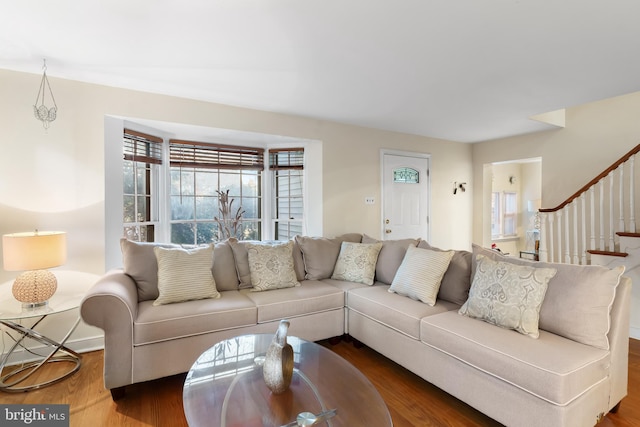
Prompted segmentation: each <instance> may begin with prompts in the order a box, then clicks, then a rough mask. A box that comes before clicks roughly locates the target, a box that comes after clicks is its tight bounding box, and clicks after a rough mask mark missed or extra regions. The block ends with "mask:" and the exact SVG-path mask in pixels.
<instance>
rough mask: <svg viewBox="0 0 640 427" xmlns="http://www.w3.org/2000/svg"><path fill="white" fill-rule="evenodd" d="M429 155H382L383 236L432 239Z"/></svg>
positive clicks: (384, 237)
mask: <svg viewBox="0 0 640 427" xmlns="http://www.w3.org/2000/svg"><path fill="white" fill-rule="evenodd" d="M428 170H429V158H428V157H427V156H423V157H420V156H418V155H416V156H411V155H409V154H407V155H403V154H395V153H394V154H390V153H383V154H382V191H383V194H382V198H383V212H382V215H383V218H382V221H383V229H382V235H383V239H405V238H417V237H420V238H422V239H425V240H428V239H429V172H428Z"/></svg>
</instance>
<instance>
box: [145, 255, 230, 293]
mask: <svg viewBox="0 0 640 427" xmlns="http://www.w3.org/2000/svg"><path fill="white" fill-rule="evenodd" d="M153 252H154V253H155V255H156V260H157V262H158V291H159V296H158V298H156V300H155V301H154V302H153V305H161V304H171V303H174V302H182V301H189V300H195V299H205V298H220V293H219V292H218V291H217V289H216V282H215V281H214V279H213V274H212V273H211V266H212V265H213V245H209V246H206V247H202V248H195V249H182V248H162V247H159V246H157V247H154V248H153Z"/></svg>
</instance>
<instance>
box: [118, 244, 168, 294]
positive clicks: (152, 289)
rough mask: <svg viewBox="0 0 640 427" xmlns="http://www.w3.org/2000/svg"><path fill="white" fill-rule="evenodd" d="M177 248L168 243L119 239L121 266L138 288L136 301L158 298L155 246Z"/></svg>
mask: <svg viewBox="0 0 640 427" xmlns="http://www.w3.org/2000/svg"><path fill="white" fill-rule="evenodd" d="M158 246H159V247H163V248H177V247H179V246H178V245H173V244H170V243H167V244H160V243H153V242H133V241H131V240H127V239H124V238H123V239H120V248H121V250H122V266H123V268H124V272H125V274H127V275H129V276H130V277H131V278H132V279H133V280H134V281H135V282H136V288H137V290H138V301H148V300H154V299H156V298H158V295H159V294H158V262H157V261H156V255H155V253H154V252H153V248H155V247H158Z"/></svg>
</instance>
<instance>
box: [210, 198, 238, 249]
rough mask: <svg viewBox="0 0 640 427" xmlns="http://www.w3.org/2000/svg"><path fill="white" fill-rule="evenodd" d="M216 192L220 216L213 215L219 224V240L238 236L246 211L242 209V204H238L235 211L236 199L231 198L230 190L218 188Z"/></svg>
mask: <svg viewBox="0 0 640 427" xmlns="http://www.w3.org/2000/svg"><path fill="white" fill-rule="evenodd" d="M216 193H218V216H215V217H213V220H214V221H215V222H216V223H217V224H218V240H220V241H222V240H225V239H228V238H229V237H238V231H239V230H240V227H241V226H242V215H244V212H245V211H244V210H242V206H238V208H237V209H236V210H235V212H234V211H233V202H234V201H235V199H229V190H227V191H220V190H216Z"/></svg>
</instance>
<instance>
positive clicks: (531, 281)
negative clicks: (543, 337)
mask: <svg viewBox="0 0 640 427" xmlns="http://www.w3.org/2000/svg"><path fill="white" fill-rule="evenodd" d="M556 272H557V270H556V269H555V268H534V267H528V266H524V265H515V264H510V263H507V262H502V261H493V260H492V259H490V258H487V257H485V256H484V255H477V258H476V274H475V276H474V278H473V282H472V283H471V289H470V290H469V299H468V300H467V302H465V303H464V305H463V306H462V307H461V308H460V310H459V313H460V314H462V315H465V316H469V317H474V318H476V319H481V320H484V321H485V322H488V323H491V324H494V325H497V326H501V327H503V328H508V329H513V330H516V331H518V332H520V333H521V334H524V335H528V336H530V337H531V338H538V336H539V335H540V334H539V331H538V322H539V318H540V307H542V301H543V300H544V296H545V294H546V292H547V286H548V284H549V280H551V278H552V277H553V276H555V274H556Z"/></svg>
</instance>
